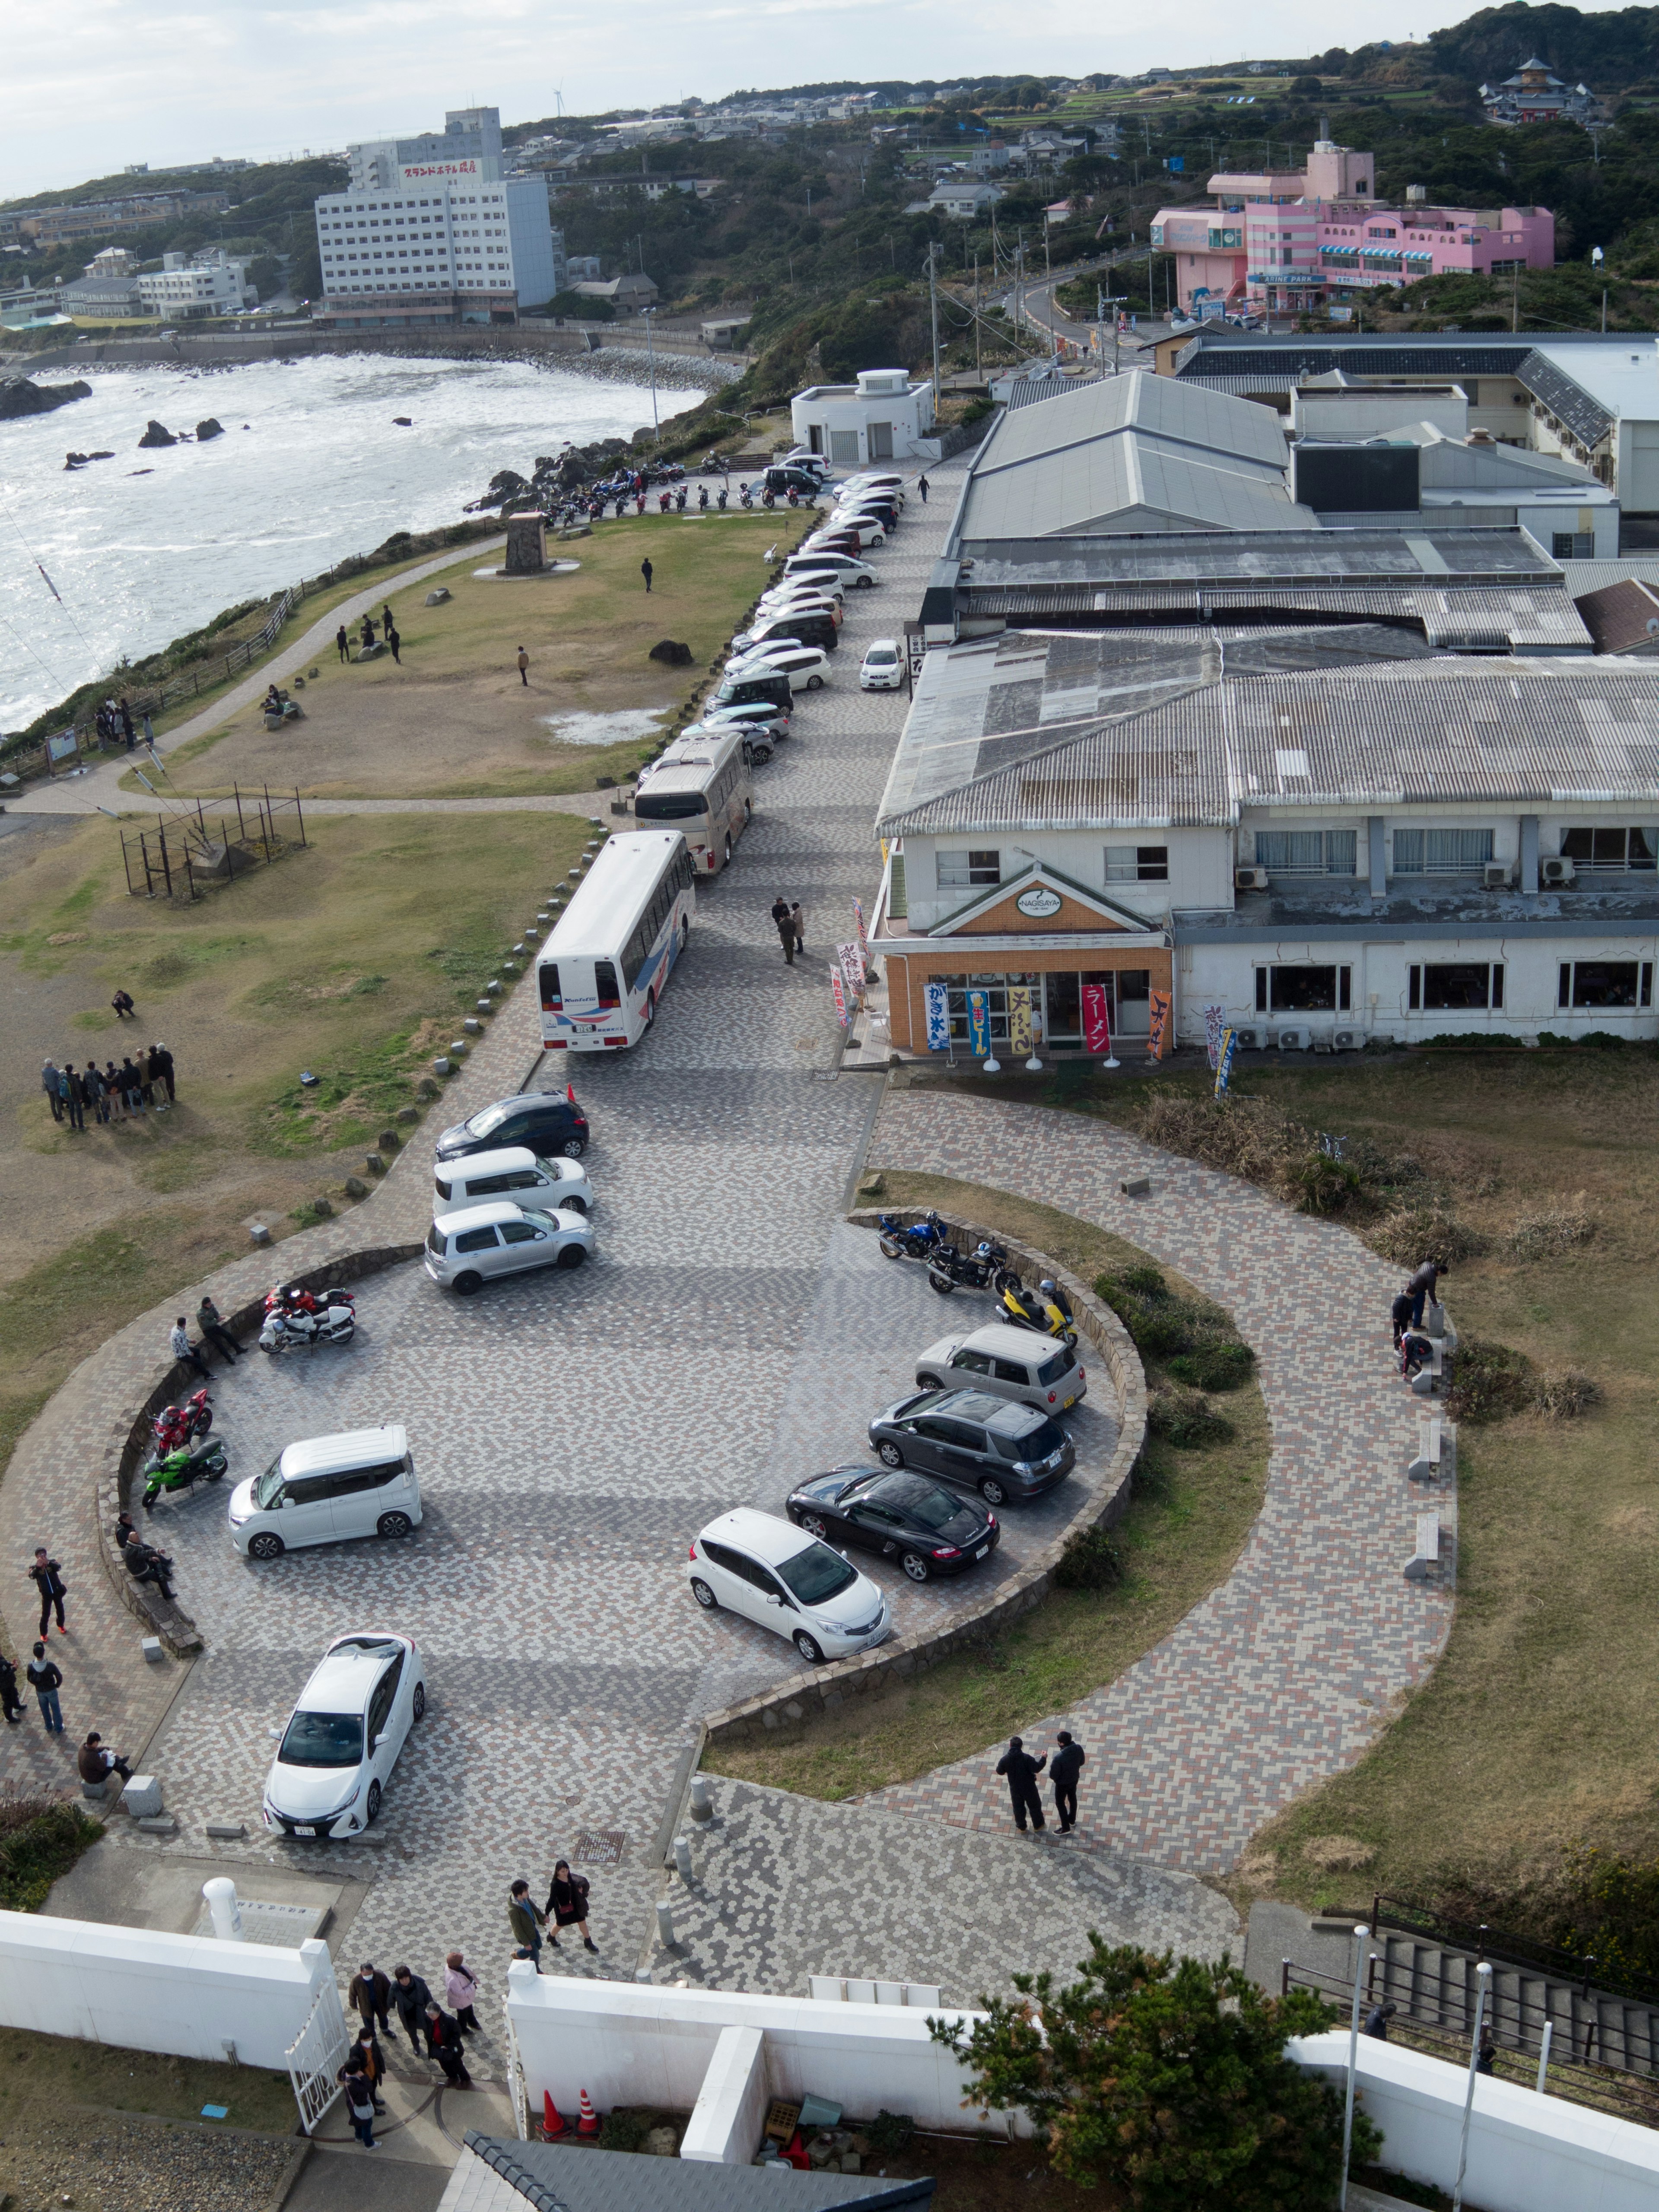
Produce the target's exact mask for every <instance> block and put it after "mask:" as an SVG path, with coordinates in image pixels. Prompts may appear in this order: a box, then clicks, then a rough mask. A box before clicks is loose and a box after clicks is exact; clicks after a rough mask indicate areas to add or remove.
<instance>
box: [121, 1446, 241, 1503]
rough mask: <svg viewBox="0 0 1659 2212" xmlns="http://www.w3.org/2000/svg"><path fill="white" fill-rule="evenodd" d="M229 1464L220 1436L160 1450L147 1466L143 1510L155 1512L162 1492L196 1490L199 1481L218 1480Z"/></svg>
mask: <svg viewBox="0 0 1659 2212" xmlns="http://www.w3.org/2000/svg"><path fill="white" fill-rule="evenodd" d="M229 1464H230V1462H229V1461H228V1459H227V1458H226V1457H225V1448H224V1445H223V1444H222V1443H221V1442H220V1440H219V1438H218V1437H207V1438H205V1439H204V1441H203V1442H202V1443H195V1444H180V1445H179V1449H177V1450H176V1451H170V1452H158V1453H157V1454H156V1455H155V1457H154V1458H153V1459H151V1460H149V1462H147V1463H146V1465H145V1468H144V1500H143V1503H144V1510H145V1512H146V1513H149V1512H152V1511H154V1510H155V1501H156V1499H157V1498H159V1497H160V1496H161V1493H162V1492H163V1491H177V1490H193V1489H194V1488H195V1487H196V1486H197V1483H198V1482H217V1481H218V1480H219V1478H220V1476H221V1475H222V1474H223V1473H224V1471H225V1469H226V1468H227V1467H228V1466H229Z"/></svg>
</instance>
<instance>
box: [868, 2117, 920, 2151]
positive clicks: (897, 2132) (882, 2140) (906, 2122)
mask: <svg viewBox="0 0 1659 2212" xmlns="http://www.w3.org/2000/svg"><path fill="white" fill-rule="evenodd" d="M915 2131H916V2124H915V2121H914V2120H913V2119H912V2118H911V2117H910V2115H909V2114H908V2112H889V2111H888V2110H887V2108H886V2106H883V2107H882V2109H881V2111H880V2112H878V2113H877V2114H876V2117H875V2118H874V2119H873V2120H872V2121H871V2123H870V2124H869V2126H868V2127H867V2128H866V2129H865V2130H864V2132H865V2134H866V2136H868V2137H869V2138H870V2148H871V2149H872V2150H878V2151H884V2152H892V2153H895V2154H896V2153H897V2152H899V2151H902V2149H903V2148H904V2147H905V2145H906V2144H907V2143H908V2142H909V2140H910V2138H911V2136H913V2135H915Z"/></svg>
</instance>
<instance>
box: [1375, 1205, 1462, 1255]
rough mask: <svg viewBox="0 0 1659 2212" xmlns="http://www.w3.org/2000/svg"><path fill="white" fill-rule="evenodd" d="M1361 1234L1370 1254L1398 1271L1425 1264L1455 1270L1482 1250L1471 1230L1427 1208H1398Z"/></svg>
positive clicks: (1437, 1211) (1448, 1216) (1433, 1209)
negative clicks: (1368, 1246)
mask: <svg viewBox="0 0 1659 2212" xmlns="http://www.w3.org/2000/svg"><path fill="white" fill-rule="evenodd" d="M1364 1237H1365V1241H1366V1243H1368V1244H1369V1245H1370V1248H1371V1249H1372V1251H1374V1252H1380V1253H1381V1254H1382V1255H1383V1258H1384V1259H1385V1260H1392V1261H1394V1262H1395V1266H1396V1267H1417V1266H1419V1264H1420V1262H1422V1261H1425V1260H1432V1261H1434V1263H1435V1265H1436V1266H1437V1267H1455V1265H1456V1263H1457V1262H1458V1261H1460V1260H1470V1259H1473V1258H1474V1255H1475V1254H1476V1253H1478V1252H1479V1251H1480V1250H1481V1249H1482V1240H1481V1239H1480V1237H1478V1236H1477V1235H1476V1234H1475V1232H1474V1230H1473V1229H1469V1228H1467V1227H1466V1226H1465V1225H1464V1224H1463V1223H1462V1222H1461V1221H1459V1220H1457V1219H1455V1218H1454V1217H1453V1216H1452V1215H1451V1214H1449V1213H1443V1212H1440V1211H1439V1210H1438V1209H1437V1208H1430V1207H1427V1206H1409V1207H1407V1206H1402V1207H1401V1208H1400V1209H1399V1210H1398V1211H1397V1212H1394V1213H1389V1214H1385V1215H1384V1217H1383V1219H1382V1220H1381V1221H1379V1222H1376V1223H1375V1224H1374V1225H1372V1226H1371V1227H1370V1228H1369V1229H1367V1230H1366V1231H1364Z"/></svg>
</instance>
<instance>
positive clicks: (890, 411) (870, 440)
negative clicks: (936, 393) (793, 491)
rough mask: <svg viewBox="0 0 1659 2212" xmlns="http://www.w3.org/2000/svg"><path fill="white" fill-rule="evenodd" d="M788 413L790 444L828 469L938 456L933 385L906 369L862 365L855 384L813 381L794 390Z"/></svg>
mask: <svg viewBox="0 0 1659 2212" xmlns="http://www.w3.org/2000/svg"><path fill="white" fill-rule="evenodd" d="M789 414H790V422H791V425H792V427H793V430H794V434H795V443H796V444H797V445H798V446H805V447H806V448H807V450H808V451H809V452H810V453H823V455H825V456H826V458H827V459H829V463H830V465H831V466H832V467H834V468H837V469H858V468H863V467H865V466H866V465H867V464H868V463H870V462H872V461H900V460H913V459H921V460H930V461H931V460H935V459H938V453H939V449H938V447H937V444H936V443H934V442H933V441H932V440H931V433H932V430H933V386H932V385H931V384H930V383H929V382H928V381H927V379H926V378H923V379H922V380H921V381H919V382H915V383H913V382H912V381H911V378H910V372H909V371H908V369H904V368H866V369H860V372H859V379H858V382H857V383H856V384H814V385H812V386H809V388H808V389H807V390H806V391H805V392H797V393H796V394H795V397H794V398H793V400H792V401H791V402H790V404H789ZM924 440H927V441H928V442H927V443H924V442H923V441H924Z"/></svg>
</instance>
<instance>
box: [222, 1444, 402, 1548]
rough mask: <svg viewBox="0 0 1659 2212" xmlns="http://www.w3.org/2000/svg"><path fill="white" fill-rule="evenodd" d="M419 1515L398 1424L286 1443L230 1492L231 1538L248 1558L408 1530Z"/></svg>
mask: <svg viewBox="0 0 1659 2212" xmlns="http://www.w3.org/2000/svg"><path fill="white" fill-rule="evenodd" d="M420 1519H421V1486H420V1483H419V1481H418V1480H416V1474H415V1462H414V1461H413V1460H412V1459H411V1458H410V1452H409V1436H408V1432H407V1431H406V1430H405V1429H404V1426H403V1424H402V1423H401V1422H394V1423H392V1425H390V1426H389V1427H386V1428H383V1429H351V1430H348V1431H345V1432H344V1433H343V1435H340V1436H333V1437H307V1440H306V1441H305V1442H304V1443H297V1444H289V1446H288V1447H287V1448H286V1449H284V1450H283V1451H282V1452H280V1453H278V1455H277V1456H276V1458H275V1459H274V1460H272V1462H270V1466H269V1467H268V1468H266V1469H265V1471H264V1474H258V1475H253V1476H252V1477H251V1478H250V1479H249V1480H247V1481H246V1482H239V1483H238V1484H237V1486H236V1487H235V1489H234V1490H233V1491H232V1492H231V1493H230V1539H231V1541H232V1543H234V1545H235V1547H236V1548H237V1550H238V1551H239V1552H241V1553H244V1554H245V1555H246V1557H247V1558H249V1559H280V1558H281V1557H282V1555H283V1553H284V1552H295V1551H299V1550H300V1549H301V1547H303V1546H305V1545H307V1544H333V1543H337V1542H339V1541H341V1540H343V1538H346V1537H350V1536H406V1535H408V1534H409V1532H410V1529H411V1528H416V1526H418V1524H419V1522H420Z"/></svg>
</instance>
